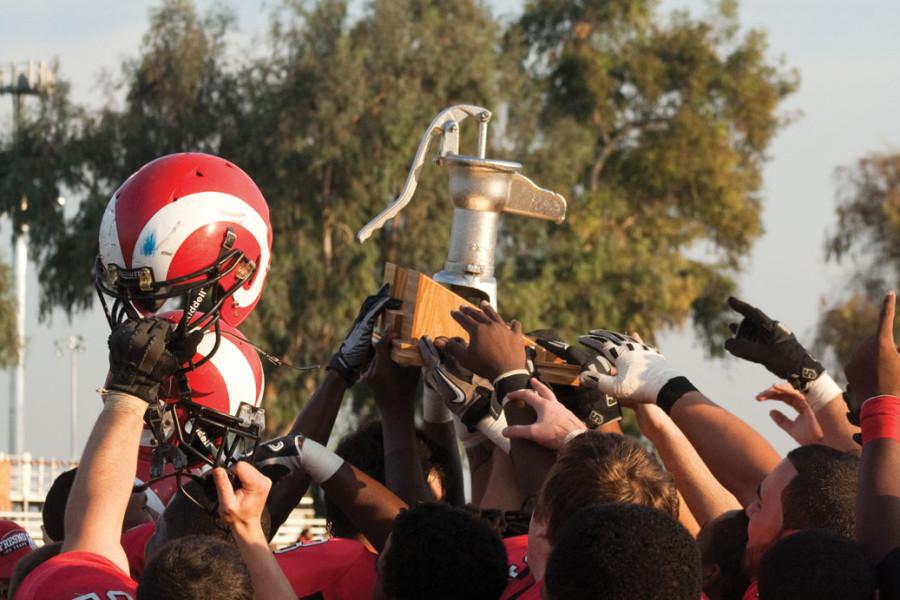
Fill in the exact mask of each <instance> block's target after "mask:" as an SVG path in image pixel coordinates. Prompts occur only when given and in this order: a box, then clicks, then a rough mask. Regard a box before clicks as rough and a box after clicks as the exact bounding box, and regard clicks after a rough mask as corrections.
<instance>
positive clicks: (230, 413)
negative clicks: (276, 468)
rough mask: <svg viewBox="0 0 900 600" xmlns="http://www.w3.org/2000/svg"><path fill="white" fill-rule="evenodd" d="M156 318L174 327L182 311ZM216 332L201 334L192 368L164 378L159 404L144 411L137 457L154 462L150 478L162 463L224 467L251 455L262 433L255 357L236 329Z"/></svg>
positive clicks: (259, 376)
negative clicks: (165, 379) (145, 424)
mask: <svg viewBox="0 0 900 600" xmlns="http://www.w3.org/2000/svg"><path fill="white" fill-rule="evenodd" d="M158 316H159V318H161V319H165V320H167V321H170V322H172V323H178V322H179V321H180V320H181V316H182V311H171V312H165V313H162V314H160V315H158ZM217 328H218V329H220V333H218V334H217V333H216V332H215V331H207V332H205V333H204V335H203V338H202V340H201V341H200V344H199V345H198V346H197V352H196V354H195V355H194V358H193V360H192V361H191V363H192V364H193V365H195V366H194V367H193V368H190V367H189V368H187V369H186V370H185V371H183V372H182V373H179V374H178V375H176V376H174V377H171V378H169V380H168V381H167V382H165V383H164V384H163V386H162V387H161V388H160V393H159V399H160V402H158V403H157V404H155V405H151V406H150V408H149V410H148V413H147V418H146V421H147V426H146V428H145V431H144V435H143V436H142V440H141V446H142V456H144V457H145V458H149V457H151V456H152V457H153V458H154V459H155V460H154V463H155V465H156V466H155V468H154V469H153V472H152V473H151V475H152V476H153V477H158V476H159V475H162V474H163V473H162V469H163V466H164V464H165V463H166V462H171V463H173V466H174V467H175V468H176V469H178V468H179V466H195V465H200V464H204V463H205V464H208V465H210V466H227V465H229V464H231V463H232V462H234V461H235V460H237V459H239V458H240V457H242V456H244V455H248V454H251V453H252V452H253V451H254V450H255V448H256V444H257V443H258V442H259V438H260V436H261V435H262V433H263V430H264V429H265V411H264V410H263V409H262V408H261V407H260V403H261V402H262V395H263V390H264V387H265V377H264V375H263V368H262V362H261V361H260V358H259V354H258V353H257V351H256V349H255V348H254V347H253V346H252V345H251V344H250V343H249V342H247V341H246V340H245V338H244V336H243V335H242V334H241V333H240V332H239V331H238V330H237V329H236V328H234V327H231V326H229V325H226V324H224V323H220V324H218V325H217ZM216 346H218V347H216ZM182 455H183V456H182ZM154 473H157V474H154Z"/></svg>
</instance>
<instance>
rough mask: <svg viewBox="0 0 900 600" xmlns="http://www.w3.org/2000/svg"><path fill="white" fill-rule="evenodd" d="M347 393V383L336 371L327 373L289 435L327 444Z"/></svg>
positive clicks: (295, 421) (295, 420)
mask: <svg viewBox="0 0 900 600" xmlns="http://www.w3.org/2000/svg"><path fill="white" fill-rule="evenodd" d="M346 391H347V382H346V381H344V379H343V378H342V377H341V376H340V375H339V374H338V373H337V372H336V371H326V373H325V379H324V380H323V381H322V383H321V384H320V385H319V387H318V388H316V391H315V392H313V395H312V396H310V398H309V400H308V401H307V403H306V406H304V407H303V410H302V411H300V414H299V415H297V418H296V419H294V424H293V425H292V426H291V430H290V432H289V435H292V436H294V435H298V434H302V435H303V436H305V437H307V438H309V439H311V440H315V441H317V442H319V443H320V444H327V443H328V438H329V437H330V436H331V430H332V429H333V428H334V421H335V419H336V418H337V414H338V411H339V410H340V408H341V399H342V398H343V397H344V392H346Z"/></svg>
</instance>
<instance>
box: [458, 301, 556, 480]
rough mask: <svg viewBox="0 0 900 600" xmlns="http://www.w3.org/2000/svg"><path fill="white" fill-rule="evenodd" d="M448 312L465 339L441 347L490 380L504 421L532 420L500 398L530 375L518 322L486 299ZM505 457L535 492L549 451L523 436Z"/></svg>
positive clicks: (547, 464)
mask: <svg viewBox="0 0 900 600" xmlns="http://www.w3.org/2000/svg"><path fill="white" fill-rule="evenodd" d="M451 314H452V315H453V318H454V319H455V320H456V321H457V322H458V323H459V324H460V325H461V326H462V327H463V328H464V329H465V330H466V331H467V332H468V334H469V344H468V345H466V344H464V343H462V342H460V341H458V340H449V341H447V342H446V345H445V346H444V349H445V350H446V352H448V353H449V354H451V355H452V356H453V357H454V358H455V359H456V360H457V361H458V362H459V364H461V365H462V366H464V367H466V368H467V369H469V370H471V371H473V372H474V373H476V374H478V375H481V376H482V377H484V378H485V379H487V380H488V381H491V382H492V384H493V386H494V392H495V394H496V396H497V400H498V401H499V402H500V403H501V405H502V406H503V411H504V413H505V415H506V420H507V422H508V424H509V425H529V424H531V423H534V421H535V418H536V415H535V412H534V410H533V409H531V408H530V407H527V406H518V405H517V404H516V403H514V402H508V401H507V399H506V395H507V394H508V393H509V392H511V391H514V390H518V389H523V388H525V387H527V385H528V380H529V379H530V376H529V373H528V371H527V370H526V368H525V367H526V364H525V349H524V346H523V345H522V339H521V338H522V325H521V324H520V323H519V322H518V321H512V322H511V323H510V324H507V323H506V322H505V321H504V320H503V319H502V318H501V317H500V315H499V314H497V311H495V310H494V309H493V308H491V305H490V304H488V303H487V302H482V303H481V309H480V310H479V309H475V308H471V307H461V308H460V310H459V311H454V312H453V313H451ZM510 456H511V457H512V461H513V464H514V465H515V467H516V471H517V473H518V476H519V482H520V483H521V484H522V489H523V490H524V492H525V493H526V494H527V495H528V496H529V497H534V496H537V494H538V492H539V491H540V488H541V485H542V484H543V482H544V478H545V477H546V476H547V472H548V471H549V470H550V467H551V466H552V465H553V461H554V460H555V458H556V457H555V454H554V453H553V452H552V451H550V450H548V449H547V448H543V447H541V446H539V445H537V444H535V443H533V442H531V441H529V440H525V439H513V440H512V441H511V444H510Z"/></svg>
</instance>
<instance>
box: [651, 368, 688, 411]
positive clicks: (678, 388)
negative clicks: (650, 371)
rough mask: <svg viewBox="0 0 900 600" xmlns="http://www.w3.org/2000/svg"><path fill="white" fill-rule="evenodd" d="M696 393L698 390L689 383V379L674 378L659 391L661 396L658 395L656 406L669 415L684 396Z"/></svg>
mask: <svg viewBox="0 0 900 600" xmlns="http://www.w3.org/2000/svg"><path fill="white" fill-rule="evenodd" d="M696 391H697V388H696V387H694V384H693V383H691V382H690V381H688V378H687V377H673V378H672V379H670V380H669V381H667V382H666V385H664V386H662V389H660V390H659V394H657V395H656V405H657V406H658V407H660V408H661V409H663V410H664V411H665V412H666V414H669V413H670V412H672V407H673V406H675V403H676V402H678V400H679V399H681V397H682V396H684V395H685V394H687V393H688V392H696Z"/></svg>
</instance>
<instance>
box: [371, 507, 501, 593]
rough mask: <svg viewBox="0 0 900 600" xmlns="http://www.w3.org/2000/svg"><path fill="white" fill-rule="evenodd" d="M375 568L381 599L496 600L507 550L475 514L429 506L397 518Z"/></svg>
mask: <svg viewBox="0 0 900 600" xmlns="http://www.w3.org/2000/svg"><path fill="white" fill-rule="evenodd" d="M377 569H378V587H377V590H376V598H378V599H379V600H418V599H420V598H429V599H430V600H457V599H459V598H467V599H470V600H496V599H497V598H499V597H500V594H501V593H502V592H503V588H504V587H505V586H506V577H507V563H506V551H505V549H504V547H503V543H502V542H501V541H500V538H499V536H498V535H497V534H496V533H495V532H494V531H493V530H492V529H491V528H490V527H489V526H488V525H487V523H485V522H484V521H482V520H481V519H479V518H478V517H476V516H475V515H473V514H471V513H469V512H467V511H465V510H463V509H461V508H458V507H452V506H449V505H447V504H441V503H435V502H428V503H422V504H418V505H416V506H414V507H412V508H409V509H407V510H404V511H403V512H401V513H400V514H399V515H398V516H397V519H396V521H395V523H394V529H393V530H392V532H391V535H390V537H389V538H388V542H387V544H386V545H385V548H384V550H383V551H382V553H381V555H379V557H378V563H377Z"/></svg>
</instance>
